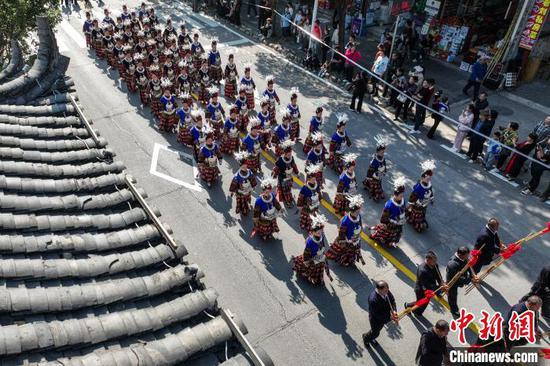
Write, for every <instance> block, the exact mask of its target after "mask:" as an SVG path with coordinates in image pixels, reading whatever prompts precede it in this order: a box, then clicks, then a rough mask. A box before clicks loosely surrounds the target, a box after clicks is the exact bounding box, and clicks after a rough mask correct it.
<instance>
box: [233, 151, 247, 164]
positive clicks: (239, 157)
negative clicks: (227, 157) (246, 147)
mask: <svg viewBox="0 0 550 366" xmlns="http://www.w3.org/2000/svg"><path fill="white" fill-rule="evenodd" d="M248 155H249V154H248V151H237V152H236V153H235V154H233V156H235V160H237V161H238V162H239V163H240V162H243V161H244V160H246V159H247V158H248Z"/></svg>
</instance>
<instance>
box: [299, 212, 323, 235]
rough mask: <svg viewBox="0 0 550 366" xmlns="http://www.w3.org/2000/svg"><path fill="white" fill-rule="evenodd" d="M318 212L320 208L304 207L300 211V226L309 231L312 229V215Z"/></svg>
mask: <svg viewBox="0 0 550 366" xmlns="http://www.w3.org/2000/svg"><path fill="white" fill-rule="evenodd" d="M317 212H319V209H318V208H314V209H309V208H302V211H301V212H300V228H301V229H302V230H304V231H305V232H307V233H309V232H310V231H311V215H313V214H314V213H317Z"/></svg>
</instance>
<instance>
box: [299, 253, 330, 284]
mask: <svg viewBox="0 0 550 366" xmlns="http://www.w3.org/2000/svg"><path fill="white" fill-rule="evenodd" d="M292 262H293V265H292V269H293V270H294V271H295V272H296V274H297V275H298V276H301V277H303V278H305V279H306V280H308V281H309V282H311V283H312V284H314V285H319V284H321V283H324V272H325V262H320V263H317V264H315V263H313V261H307V262H306V261H304V256H303V255H300V256H298V257H294V259H293V261H292Z"/></svg>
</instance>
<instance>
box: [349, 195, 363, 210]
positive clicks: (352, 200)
mask: <svg viewBox="0 0 550 366" xmlns="http://www.w3.org/2000/svg"><path fill="white" fill-rule="evenodd" d="M346 200H347V201H348V202H349V204H348V207H349V208H350V209H352V210H354V209H358V208H361V206H363V203H365V200H364V199H363V197H362V196H361V195H360V194H346Z"/></svg>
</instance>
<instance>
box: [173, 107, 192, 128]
mask: <svg viewBox="0 0 550 366" xmlns="http://www.w3.org/2000/svg"><path fill="white" fill-rule="evenodd" d="M176 114H177V115H178V117H179V118H180V126H182V127H184V126H186V125H187V126H189V125H190V124H191V108H187V110H185V109H183V108H178V110H177V111H176Z"/></svg>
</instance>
